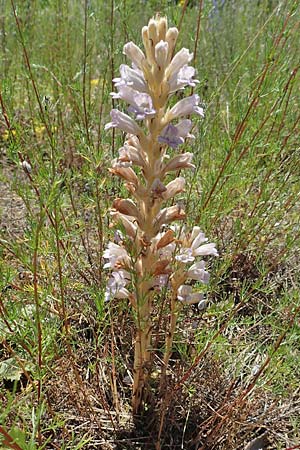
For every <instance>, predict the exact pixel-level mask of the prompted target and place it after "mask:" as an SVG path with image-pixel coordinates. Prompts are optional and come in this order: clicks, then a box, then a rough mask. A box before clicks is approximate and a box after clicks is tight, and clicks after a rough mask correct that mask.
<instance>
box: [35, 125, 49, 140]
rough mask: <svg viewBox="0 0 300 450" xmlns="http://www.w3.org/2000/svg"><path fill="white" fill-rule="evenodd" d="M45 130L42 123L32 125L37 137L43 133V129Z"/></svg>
mask: <svg viewBox="0 0 300 450" xmlns="http://www.w3.org/2000/svg"><path fill="white" fill-rule="evenodd" d="M45 130H46V128H45V126H44V125H38V126H35V127H34V132H35V134H36V136H37V137H40V136H42V134H44V131H45Z"/></svg>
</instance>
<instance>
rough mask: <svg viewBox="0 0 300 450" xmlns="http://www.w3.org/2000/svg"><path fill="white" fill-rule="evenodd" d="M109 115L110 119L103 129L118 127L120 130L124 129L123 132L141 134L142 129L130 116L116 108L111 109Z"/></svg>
mask: <svg viewBox="0 0 300 450" xmlns="http://www.w3.org/2000/svg"><path fill="white" fill-rule="evenodd" d="M110 117H111V119H112V121H111V122H109V123H107V124H106V125H105V127H104V128H105V130H109V129H110V128H119V129H120V130H123V131H125V133H130V134H136V135H138V136H139V135H141V134H143V131H142V129H141V128H140V127H139V126H138V124H137V123H136V122H135V121H134V120H133V119H132V118H131V117H129V116H128V115H127V114H124V113H122V112H121V111H119V110H118V109H112V110H111V113H110Z"/></svg>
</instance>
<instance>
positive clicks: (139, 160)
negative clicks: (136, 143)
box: [118, 142, 146, 167]
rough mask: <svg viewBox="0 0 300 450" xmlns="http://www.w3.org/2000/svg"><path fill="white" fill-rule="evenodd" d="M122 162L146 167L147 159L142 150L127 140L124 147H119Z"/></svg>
mask: <svg viewBox="0 0 300 450" xmlns="http://www.w3.org/2000/svg"><path fill="white" fill-rule="evenodd" d="M118 160H119V161H120V162H123V164H128V165H132V164H135V165H137V166H141V167H145V164H146V163H145V160H144V159H143V157H142V155H141V152H140V151H139V150H138V149H136V148H135V147H133V146H131V145H128V144H127V142H125V144H124V147H121V148H120V149H119V158H118Z"/></svg>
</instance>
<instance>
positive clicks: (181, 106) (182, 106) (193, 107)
mask: <svg viewBox="0 0 300 450" xmlns="http://www.w3.org/2000/svg"><path fill="white" fill-rule="evenodd" d="M199 101H200V98H199V95H197V94H194V95H191V96H190V97H186V98H184V99H182V100H180V101H179V102H178V103H176V105H174V106H173V108H172V109H171V110H170V111H169V112H168V113H167V121H168V122H170V121H171V120H173V119H175V118H176V117H181V116H188V115H190V114H193V113H195V114H199V116H202V117H204V111H203V108H201V107H200V106H198V104H199Z"/></svg>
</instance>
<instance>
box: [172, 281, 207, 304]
mask: <svg viewBox="0 0 300 450" xmlns="http://www.w3.org/2000/svg"><path fill="white" fill-rule="evenodd" d="M177 299H178V300H179V301H180V302H182V303H184V304H186V305H193V304H195V303H199V302H201V301H202V300H203V294H202V293H201V292H193V289H192V286H188V285H186V284H183V285H182V286H180V288H179V289H178V291H177Z"/></svg>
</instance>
